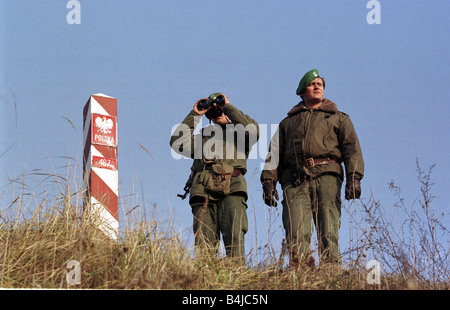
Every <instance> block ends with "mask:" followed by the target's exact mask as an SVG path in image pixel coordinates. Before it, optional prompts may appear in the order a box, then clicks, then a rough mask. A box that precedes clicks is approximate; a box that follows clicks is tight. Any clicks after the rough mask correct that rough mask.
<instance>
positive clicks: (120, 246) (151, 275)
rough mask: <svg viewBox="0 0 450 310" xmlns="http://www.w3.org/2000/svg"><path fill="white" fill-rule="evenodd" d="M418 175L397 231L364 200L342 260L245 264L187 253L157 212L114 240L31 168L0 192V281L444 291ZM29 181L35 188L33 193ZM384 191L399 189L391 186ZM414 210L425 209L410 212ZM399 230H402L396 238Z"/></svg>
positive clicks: (50, 176)
mask: <svg viewBox="0 0 450 310" xmlns="http://www.w3.org/2000/svg"><path fill="white" fill-rule="evenodd" d="M418 169H419V168H418ZM418 173H419V180H420V181H421V182H422V184H423V187H422V193H423V200H422V201H421V208H420V209H419V208H417V209H418V210H412V209H411V210H408V209H407V208H406V207H405V206H402V205H400V206H399V207H400V208H401V209H402V210H403V211H404V212H405V214H406V215H407V217H406V219H405V220H404V221H403V222H402V223H401V227H400V229H396V228H393V227H392V226H393V225H394V224H393V223H392V222H390V221H389V220H387V217H386V216H385V215H384V214H383V209H382V208H381V206H380V204H379V203H378V202H376V201H375V200H374V199H370V201H369V202H368V203H367V204H363V208H364V213H363V215H362V216H361V219H360V220H359V223H358V225H357V227H356V229H358V231H359V235H358V239H357V240H356V241H355V242H352V248H350V249H349V250H347V252H346V253H344V255H345V257H346V258H347V261H345V264H344V265H343V266H333V265H319V266H317V267H315V268H303V269H291V268H289V266H287V265H286V263H285V259H284V256H283V253H276V255H273V256H271V257H270V258H268V259H267V260H266V261H262V262H261V261H259V262H254V263H253V259H252V258H249V259H248V261H250V262H251V263H248V264H246V265H244V266H242V265H236V264H234V263H233V262H232V261H230V260H228V259H220V258H212V257H208V256H202V257H196V258H193V255H192V249H190V248H189V247H188V246H186V244H185V242H183V240H180V237H179V235H177V234H174V233H171V232H170V231H171V230H170V229H167V228H164V227H163V225H161V223H160V221H158V220H156V219H155V218H150V219H139V220H138V221H134V222H133V223H129V224H127V225H126V228H125V229H124V231H123V232H122V233H121V236H120V238H119V240H117V241H112V240H109V239H107V238H105V237H104V235H103V234H102V233H101V232H100V231H98V230H97V229H96V228H95V227H94V226H93V225H92V224H91V223H92V222H91V221H90V220H88V219H87V218H85V214H84V213H83V211H82V210H83V208H82V205H83V195H82V194H83V193H82V191H81V190H77V187H76V186H74V185H73V183H74V182H73V181H72V182H71V181H70V180H69V178H64V177H61V176H60V175H57V174H55V173H48V172H42V171H33V172H32V173H30V174H27V175H23V176H21V177H20V178H16V179H14V180H9V183H8V186H7V187H4V188H3V190H2V191H1V192H0V203H1V209H0V210H1V211H0V212H1V213H0V287H4V288H84V289H92V288H95V289H200V290H205V289H207V290H209V289H219V290H222V289H223V290H225V289H260V290H297V289H337V290H349V289H350V290H354V289H411V288H413V289H449V288H450V282H449V266H448V261H449V251H448V248H445V247H443V246H442V245H441V244H440V243H439V242H438V238H437V236H438V232H439V233H441V234H442V233H444V234H446V235H447V236H448V231H447V229H446V228H445V227H444V226H443V225H442V223H441V222H440V221H439V219H437V218H436V217H435V215H434V213H433V212H432V210H431V201H432V198H433V197H432V196H431V195H430V186H431V183H430V175H431V169H430V171H429V172H428V173H424V172H422V171H421V170H420V169H419V170H418ZM36 179H37V181H36ZM31 183H33V186H31V185H30V184H31ZM34 183H36V184H34ZM71 183H72V184H71ZM32 188H35V189H36V188H38V189H39V190H40V192H39V193H34V192H33V190H32ZM50 188H52V189H51V190H50ZM391 188H392V189H393V190H394V191H395V192H396V193H397V194H398V195H399V194H400V192H399V189H398V188H396V187H395V185H394V184H391ZM50 192H56V193H57V194H55V195H53V196H52V195H50ZM7 195H9V197H6V196H7ZM5 200H8V201H9V202H8V203H6V202H5ZM401 201H402V200H401V199H400V202H401ZM420 210H422V211H423V215H424V216H422V215H419V214H418V211H420ZM398 230H400V231H403V232H404V233H403V234H402V235H401V236H398V235H395V233H394V232H395V231H398ZM269 246H270V245H269ZM369 252H372V253H373V254H374V257H376V258H377V260H378V261H379V262H380V263H381V265H382V266H383V267H382V275H381V281H380V282H379V284H369V283H368V281H367V275H368V270H366V265H365V263H366V260H367V255H369ZM277 256H278V257H277ZM349 258H351V260H349ZM71 260H76V261H78V262H79V263H80V267H81V274H80V275H81V278H80V283H79V284H75V285H70V284H69V282H68V281H67V276H68V273H70V272H71V269H68V267H67V263H68V262H69V261H71Z"/></svg>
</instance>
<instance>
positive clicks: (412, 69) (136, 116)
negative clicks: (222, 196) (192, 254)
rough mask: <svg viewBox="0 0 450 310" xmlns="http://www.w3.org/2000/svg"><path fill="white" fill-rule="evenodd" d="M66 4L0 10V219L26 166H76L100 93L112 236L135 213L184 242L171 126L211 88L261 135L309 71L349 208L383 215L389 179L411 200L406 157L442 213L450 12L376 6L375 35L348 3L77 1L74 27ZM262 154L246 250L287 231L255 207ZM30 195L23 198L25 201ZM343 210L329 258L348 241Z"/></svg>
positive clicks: (253, 166) (253, 173) (415, 191)
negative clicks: (319, 83)
mask: <svg viewBox="0 0 450 310" xmlns="http://www.w3.org/2000/svg"><path fill="white" fill-rule="evenodd" d="M67 2H68V1H62V0H60V1H48V0H45V1H31V0H30V1H12V0H11V1H1V2H0V3H1V4H0V15H1V18H0V20H1V22H0V23H1V24H0V25H1V27H0V31H1V32H0V35H1V37H0V39H1V41H0V44H1V55H0V57H1V58H0V60H1V62H0V66H1V67H0V68H1V69H0V70H1V74H2V76H1V78H2V82H1V92H0V94H1V97H0V99H1V106H0V109H1V110H0V113H1V114H0V120H1V125H0V130H1V133H0V156H1V157H0V164H1V179H0V181H1V183H2V184H1V187H0V194H1V196H0V199H1V200H0V201H1V204H2V207H3V206H5V204H9V203H10V201H8V199H10V195H11V194H10V193H9V194H8V191H9V190H10V187H8V186H5V184H7V183H8V178H13V177H14V176H17V175H20V174H22V173H24V172H30V171H32V170H33V169H42V170H45V171H49V172H55V173H60V174H62V175H65V174H67V169H66V168H64V166H65V165H67V163H68V160H67V159H64V158H60V156H63V157H73V158H75V159H76V160H77V161H78V164H79V165H82V157H81V156H82V155H81V154H82V143H83V142H82V134H83V133H82V109H83V106H84V105H85V103H86V101H87V100H88V99H89V96H90V95H91V94H95V93H99V92H100V93H104V94H107V95H109V96H112V97H115V98H117V100H118V122H119V178H120V192H121V202H122V205H121V208H122V209H121V228H122V229H124V225H125V221H124V216H123V213H124V212H127V211H128V210H129V209H131V208H132V207H133V206H134V205H136V204H139V205H142V206H144V210H145V212H146V213H147V214H151V213H152V212H156V213H157V214H159V215H160V216H161V220H163V221H164V220H168V219H169V215H170V216H171V217H172V220H173V223H174V225H175V226H176V228H175V230H176V231H182V233H183V237H185V238H190V240H192V236H191V224H192V215H191V212H190V207H189V205H188V203H187V202H186V201H181V200H180V199H179V198H177V197H176V194H177V193H181V192H182V188H183V186H184V183H185V181H186V178H187V176H188V174H189V167H190V164H191V161H190V160H187V159H181V160H175V159H173V158H172V157H171V151H170V147H169V138H170V133H171V128H172V127H173V126H174V125H175V124H177V123H179V122H181V121H182V120H183V118H184V117H185V115H186V114H187V113H188V112H189V111H190V110H191V108H192V106H193V104H194V102H195V101H196V100H197V99H199V98H203V97H206V96H208V95H209V94H210V93H213V92H216V91H222V92H224V93H226V94H227V95H228V97H229V98H230V101H231V103H232V104H234V105H235V106H237V107H238V108H240V109H241V110H242V111H244V112H245V113H247V114H249V115H251V116H252V117H253V118H254V119H255V120H256V121H258V122H259V124H260V125H266V126H268V128H270V124H278V123H279V122H280V121H281V120H282V119H283V118H284V117H285V115H286V113H287V111H289V109H290V108H291V107H292V106H294V105H295V104H296V103H297V102H298V101H299V97H297V96H296V95H295V90H296V88H297V85H298V82H299V80H300V78H301V76H302V75H303V74H304V73H305V72H306V71H309V70H310V69H312V68H317V69H318V70H319V72H320V74H321V75H323V76H324V77H325V78H326V90H325V97H327V98H329V99H331V100H332V101H334V102H336V104H337V105H338V108H339V110H341V111H343V112H346V113H347V114H349V115H350V117H351V119H352V121H353V123H354V125H355V128H356V130H357V133H358V135H359V138H360V142H361V146H362V149H363V155H364V159H365V163H366V175H365V178H364V180H363V182H362V187H363V194H362V200H363V201H365V202H368V201H369V200H370V198H371V192H373V195H374V198H375V200H379V201H380V202H381V204H382V205H383V207H384V208H385V209H386V212H387V213H388V214H391V213H392V210H393V208H394V207H393V205H394V204H395V202H396V198H395V197H394V195H393V193H392V192H391V191H390V190H389V188H388V183H389V182H390V181H391V180H394V181H395V182H396V184H397V185H398V186H400V187H401V189H402V194H403V196H404V197H405V204H406V205H407V206H411V205H412V204H414V201H415V200H416V198H418V197H419V194H420V191H419V189H420V185H419V183H418V181H417V173H416V171H415V170H416V158H418V159H419V162H420V164H421V166H422V168H423V169H424V170H427V169H428V167H429V166H430V165H432V164H436V167H435V169H434V171H433V174H432V180H433V181H434V183H435V184H434V186H433V194H434V195H435V196H436V198H435V200H434V204H433V208H434V209H435V210H436V212H439V213H442V212H447V213H448V211H449V204H450V203H449V201H450V191H449V188H450V182H449V173H450V169H449V167H450V166H449V154H450V145H449V135H448V133H449V130H450V125H449V117H450V113H449V112H450V107H449V102H450V95H449V92H448V91H449V90H448V81H449V75H450V73H449V70H448V69H449V67H450V61H449V51H450V39H449V35H448V30H449V21H450V18H449V16H450V2H449V1H446V0H442V1H438V0H436V1H424V0H423V1H421V0H411V1H406V0H403V1H387V0H380V3H381V24H374V25H369V24H368V23H367V21H366V16H367V14H368V13H369V11H370V10H369V9H367V8H366V4H367V2H368V1H361V0H359V1H356V0H354V1H329V0H319V1H318V0H314V1H312V0H303V1H292V0H282V1H279V0H277V1H261V0H257V1H256V0H255V1H250V0H233V1H209V0H208V1H206V0H205V1H200V0H193V1H180V0H172V1H166V0H160V1H155V0H148V1H137V0H132V1H131V0H130V1H124V0H121V1H117V0H112V1H98V0H89V1H87V0H79V2H80V4H81V11H80V12H81V24H73V25H70V24H68V23H67V21H66V15H67V14H68V13H69V11H70V10H69V9H67V8H66V4H67ZM14 101H15V102H16V112H17V114H16V115H17V131H16V118H15V105H14ZM66 118H67V119H69V120H71V122H72V123H73V124H74V126H75V128H73V127H72V125H71V124H70V122H69V121H67V119H66ZM206 123H207V121H206V119H204V120H203V124H206ZM270 134H271V132H270V131H269V132H267V136H266V140H268V139H270ZM139 143H140V144H141V145H143V146H144V147H145V148H146V149H148V150H149V151H150V152H151V154H152V157H150V156H149V155H148V154H147V153H146V152H145V151H144V150H143V149H142V148H141V147H140V146H139ZM264 155H265V154H262V153H260V152H259V151H258V153H257V157H258V158H257V159H252V160H249V162H248V167H249V168H248V174H247V180H248V182H249V192H250V195H251V199H250V200H249V209H248V215H249V221H250V225H249V226H250V227H249V232H248V234H247V240H248V245H247V252H248V251H250V249H251V248H252V247H255V238H256V237H255V236H256V233H257V238H258V241H257V242H258V246H261V245H264V244H265V243H266V241H267V233H266V232H267V230H268V226H269V224H271V228H270V229H271V232H270V233H271V234H273V236H271V238H272V240H271V242H272V243H274V246H275V247H279V244H280V243H281V238H282V237H283V234H284V231H283V230H282V228H281V215H280V214H281V209H279V210H278V211H276V210H271V212H269V209H268V207H266V206H265V205H264V204H263V201H262V199H261V195H262V190H261V186H260V184H259V174H260V170H259V169H260V163H261V162H262V161H263V158H262V157H264ZM70 173H71V172H70ZM77 173H78V176H77V177H78V178H79V177H80V171H78V172H77ZM76 181H80V180H79V179H78V180H76ZM31 182H32V181H30V183H31ZM30 186H31V185H30ZM36 186H37V187H36V188H30V189H28V190H29V191H34V192H35V193H36V195H37V194H39V193H40V192H41V191H42V188H39V184H37V185H36ZM279 191H280V189H279ZM419 198H420V197H419ZM348 205H349V203H348V202H345V206H346V207H348ZM418 205H419V204H418V202H416V203H415V206H418ZM133 212H137V211H133ZM344 213H345V212H343V220H342V228H341V250H344V249H345V244H346V242H347V241H348V239H349V236H348V234H347V232H348V219H346V218H345V216H346V215H345V214H344ZM133 215H135V216H137V213H133ZM277 215H279V217H278V218H276V216H277ZM255 219H256V221H255ZM445 221H446V223H445V224H446V225H447V227H448V226H449V225H448V224H449V222H448V215H447V216H446V220H445ZM256 230H257V231H256ZM275 231H277V232H276V233H275Z"/></svg>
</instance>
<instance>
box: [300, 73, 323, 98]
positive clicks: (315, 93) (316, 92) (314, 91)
mask: <svg viewBox="0 0 450 310" xmlns="http://www.w3.org/2000/svg"><path fill="white" fill-rule="evenodd" d="M323 96H324V94H323V81H322V79H321V78H318V77H317V78H315V79H314V80H312V81H311V83H309V85H308V86H307V87H306V90H305V92H304V93H303V94H302V98H303V100H304V101H305V102H322V100H323Z"/></svg>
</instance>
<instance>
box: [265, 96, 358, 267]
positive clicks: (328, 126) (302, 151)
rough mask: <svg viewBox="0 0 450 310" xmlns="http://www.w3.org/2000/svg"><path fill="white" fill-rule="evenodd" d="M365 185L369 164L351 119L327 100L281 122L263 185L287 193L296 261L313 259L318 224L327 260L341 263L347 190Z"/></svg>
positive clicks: (302, 108) (287, 221)
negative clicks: (346, 185)
mask: <svg viewBox="0 0 450 310" xmlns="http://www.w3.org/2000/svg"><path fill="white" fill-rule="evenodd" d="M341 163H344V165H345V176H346V177H347V180H349V179H350V178H353V177H355V178H356V177H357V178H359V179H362V177H363V176H364V161H363V157H362V152H361V148H360V144H359V141H358V137H357V135H356V132H355V129H354V127H353V124H352V122H351V120H350V117H349V116H348V115H347V114H345V113H343V112H339V111H338V109H337V106H336V104H335V103H334V102H332V101H330V100H328V99H324V100H323V102H322V104H321V105H320V107H319V108H317V109H308V108H307V107H306V106H305V105H304V103H303V101H302V102H300V103H299V104H297V105H296V106H294V107H293V108H292V109H291V110H290V111H289V113H288V116H287V117H286V118H285V119H284V120H283V121H281V123H280V125H279V128H278V131H277V133H276V134H275V136H274V137H273V138H272V141H271V145H270V151H269V154H268V158H267V160H266V166H265V168H264V170H263V171H262V173H261V181H262V182H264V181H265V180H272V181H273V182H274V184H275V186H276V183H277V182H279V183H280V184H281V186H282V189H283V202H282V203H283V226H284V228H285V230H286V239H287V241H288V244H289V247H290V253H291V259H292V258H294V259H302V258H303V259H305V258H309V256H310V243H311V235H312V229H313V227H312V222H314V224H315V226H316V230H317V235H318V241H319V251H320V254H322V259H326V260H329V261H333V262H339V261H340V251H339V242H338V239H339V227H340V217H341V199H340V194H341V186H342V182H343V179H344V170H343V168H342V165H341Z"/></svg>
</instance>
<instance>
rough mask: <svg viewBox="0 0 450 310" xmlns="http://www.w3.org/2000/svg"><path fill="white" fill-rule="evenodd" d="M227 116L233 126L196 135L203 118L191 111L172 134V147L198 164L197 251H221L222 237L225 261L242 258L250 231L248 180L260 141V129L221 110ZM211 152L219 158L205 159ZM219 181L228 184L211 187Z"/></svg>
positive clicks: (194, 200) (229, 109)
mask: <svg viewBox="0 0 450 310" xmlns="http://www.w3.org/2000/svg"><path fill="white" fill-rule="evenodd" d="M223 113H224V114H225V115H226V116H227V117H228V119H229V120H230V123H231V124H227V125H215V124H212V125H209V126H207V127H205V128H202V129H201V130H200V133H199V134H195V135H194V134H193V132H194V130H195V128H196V126H197V125H198V123H199V121H200V119H201V116H199V115H198V113H196V112H195V111H194V110H192V111H191V112H190V113H189V114H188V115H187V116H186V118H185V119H184V121H183V122H182V124H180V126H181V127H180V126H178V128H177V129H176V130H175V131H174V134H173V135H172V137H171V140H170V145H171V147H172V148H173V149H174V150H175V151H176V152H178V153H180V154H183V155H185V156H187V157H190V158H193V159H194V162H193V165H192V167H191V170H192V184H191V189H190V196H189V203H190V205H191V207H192V213H193V215H194V226H193V228H194V234H195V243H196V245H197V246H198V245H200V244H202V245H206V246H207V247H208V248H210V249H212V250H213V251H217V246H218V244H219V240H220V233H222V237H223V241H224V244H225V250H226V253H227V255H228V256H233V257H240V258H243V257H244V255H245V251H244V235H245V233H246V232H247V230H248V220H247V213H246V209H247V204H246V201H247V198H248V196H247V183H246V180H245V177H244V175H245V173H246V172H247V158H248V154H249V152H250V149H251V146H252V145H253V144H254V143H256V142H257V140H258V138H259V127H258V123H257V122H256V121H254V120H253V119H252V118H250V117H249V116H248V115H245V114H244V113H242V112H241V111H240V110H239V109H237V108H236V107H234V106H233V105H231V104H230V103H227V104H225V105H224V106H223ZM212 139H214V141H215V142H216V144H215V145H214V141H213V140H212ZM212 145H214V146H212ZM211 146H212V147H211ZM209 148H211V149H213V151H215V153H214V154H206V153H208V152H207V150H208V149H209ZM220 148H222V150H221V151H220ZM205 151H206V152H205ZM211 155H213V156H211ZM207 159H208V160H207ZM223 174H228V175H225V176H223ZM215 178H217V179H219V180H225V181H228V182H229V183H223V182H222V183H220V185H219V187H220V188H218V187H217V186H216V187H215V188H214V186H212V187H211V186H210V185H211V184H212V183H214V179H215ZM211 182H212V183H211ZM223 184H225V185H223Z"/></svg>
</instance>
